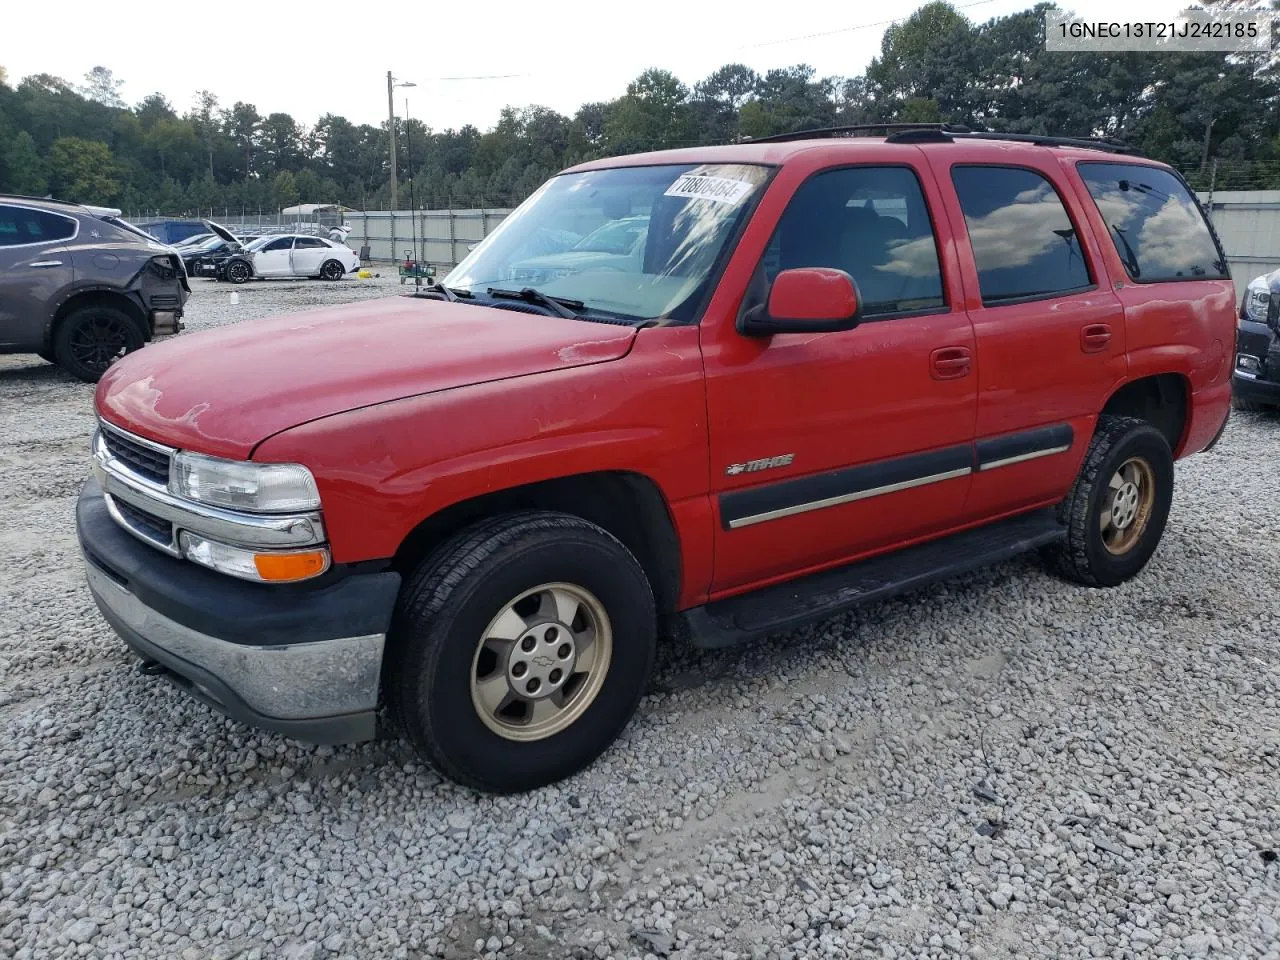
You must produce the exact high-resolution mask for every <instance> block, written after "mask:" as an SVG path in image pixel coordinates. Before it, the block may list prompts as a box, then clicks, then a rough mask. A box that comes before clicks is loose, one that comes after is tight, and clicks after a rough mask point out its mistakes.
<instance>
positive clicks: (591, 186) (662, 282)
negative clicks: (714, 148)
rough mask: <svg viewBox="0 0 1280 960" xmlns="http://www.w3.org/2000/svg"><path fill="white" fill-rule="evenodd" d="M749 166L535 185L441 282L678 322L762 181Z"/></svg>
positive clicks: (603, 174) (631, 171)
mask: <svg viewBox="0 0 1280 960" xmlns="http://www.w3.org/2000/svg"><path fill="white" fill-rule="evenodd" d="M768 175H769V170H768V168H767V167H763V166H757V165H754V164H690V163H685V164H669V165H664V166H654V167H613V168H609V169H605V170H591V171H588V172H586V173H574V174H564V175H561V176H559V177H555V178H553V179H552V180H550V181H548V182H547V183H546V184H544V185H543V186H542V187H541V188H540V189H539V190H538V191H537V192H536V193H535V194H534V195H533V196H532V197H530V198H529V199H528V200H526V201H525V202H524V203H523V204H521V205H520V207H519V208H517V209H516V210H515V211H514V212H513V213H512V214H511V215H510V216H509V217H507V219H506V220H504V221H503V222H502V224H501V225H500V226H499V227H498V229H497V230H495V231H494V232H493V233H492V234H490V235H489V236H488V237H486V238H485V240H484V241H483V242H482V243H480V244H479V245H478V246H477V247H476V248H475V249H474V250H473V251H472V252H471V253H470V254H469V255H468V256H467V258H466V259H465V260H463V261H462V263H460V264H458V266H457V267H455V268H454V269H453V271H452V272H451V273H450V274H449V275H448V276H447V277H445V278H444V280H443V284H444V286H446V287H448V288H450V289H451V290H456V291H465V292H466V293H470V294H472V295H473V296H475V297H477V298H484V297H485V296H486V295H487V292H488V290H489V289H491V288H493V289H499V290H520V289H523V288H525V287H535V288H536V289H537V290H538V291H539V292H540V293H542V294H545V295H546V296H549V297H555V298H558V299H562V300H571V301H580V302H581V304H582V305H583V308H584V310H585V311H586V312H587V313H588V315H589V314H590V311H592V310H595V311H599V312H600V313H603V314H608V315H611V316H614V317H621V318H624V319H628V320H636V321H642V320H655V319H663V320H668V319H669V320H687V319H692V316H693V313H694V311H695V310H697V308H698V304H699V303H700V301H701V299H702V297H701V294H702V293H703V292H704V291H705V289H706V286H707V284H708V283H709V282H710V280H711V272H712V270H713V268H714V267H715V264H716V261H717V260H718V258H719V256H720V254H721V252H722V251H723V249H724V246H725V244H726V243H727V242H728V240H729V238H730V237H731V236H732V235H733V232H734V228H735V227H736V226H737V224H738V223H739V222H740V221H741V219H742V217H743V216H744V215H745V213H746V211H747V210H748V209H749V207H750V206H751V200H752V199H753V198H754V196H755V195H756V194H757V193H758V192H759V190H760V187H761V185H762V184H763V183H764V182H765V180H766V179H767V178H768Z"/></svg>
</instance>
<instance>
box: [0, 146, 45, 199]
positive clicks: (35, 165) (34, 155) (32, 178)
mask: <svg viewBox="0 0 1280 960" xmlns="http://www.w3.org/2000/svg"><path fill="white" fill-rule="evenodd" d="M3 159H4V164H3V165H4V167H5V168H6V169H7V170H8V180H9V183H8V187H7V189H8V190H10V191H12V192H13V193H20V194H24V195H26V196H33V197H38V196H42V195H43V194H44V192H45V191H46V190H48V189H49V174H48V170H47V169H46V166H45V162H44V160H42V159H41V157H40V153H39V151H37V150H36V142H35V140H33V139H31V134H29V133H27V131H25V130H21V131H19V132H18V135H17V136H16V137H14V138H13V139H12V140H10V141H9V144H8V146H7V148H6V149H5V151H4V158H3Z"/></svg>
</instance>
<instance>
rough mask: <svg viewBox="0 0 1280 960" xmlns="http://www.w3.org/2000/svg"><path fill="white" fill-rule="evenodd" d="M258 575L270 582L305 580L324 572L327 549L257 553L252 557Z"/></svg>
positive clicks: (327, 560)
mask: <svg viewBox="0 0 1280 960" xmlns="http://www.w3.org/2000/svg"><path fill="white" fill-rule="evenodd" d="M253 565H254V566H255V567H257V568H258V576H260V577H261V578H262V579H263V580H268V581H270V582H272V583H288V582H289V581H291V580H306V579H307V578H309V577H316V576H319V575H320V574H322V573H324V571H325V568H327V567H328V566H329V552H328V551H327V550H308V551H306V552H305V553H259V554H257V555H256V556H254V558H253Z"/></svg>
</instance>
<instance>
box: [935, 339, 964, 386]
mask: <svg viewBox="0 0 1280 960" xmlns="http://www.w3.org/2000/svg"><path fill="white" fill-rule="evenodd" d="M972 368H973V354H971V353H970V352H969V348H968V347H939V348H938V349H937V350H935V351H933V353H931V354H929V375H930V376H932V377H933V379H935V380H959V379H960V378H961V377H967V376H968V375H969V371H970V370H971V369H972Z"/></svg>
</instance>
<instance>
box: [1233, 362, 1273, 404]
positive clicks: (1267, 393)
mask: <svg viewBox="0 0 1280 960" xmlns="http://www.w3.org/2000/svg"><path fill="white" fill-rule="evenodd" d="M1231 392H1232V393H1233V394H1234V395H1235V396H1236V397H1238V398H1239V399H1241V400H1251V401H1253V402H1254V403H1268V404H1274V405H1276V406H1280V383H1276V382H1275V381H1274V380H1261V379H1259V378H1257V377H1249V376H1244V375H1242V374H1241V373H1240V372H1239V371H1237V372H1236V373H1235V374H1234V375H1233V376H1232V377H1231Z"/></svg>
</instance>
